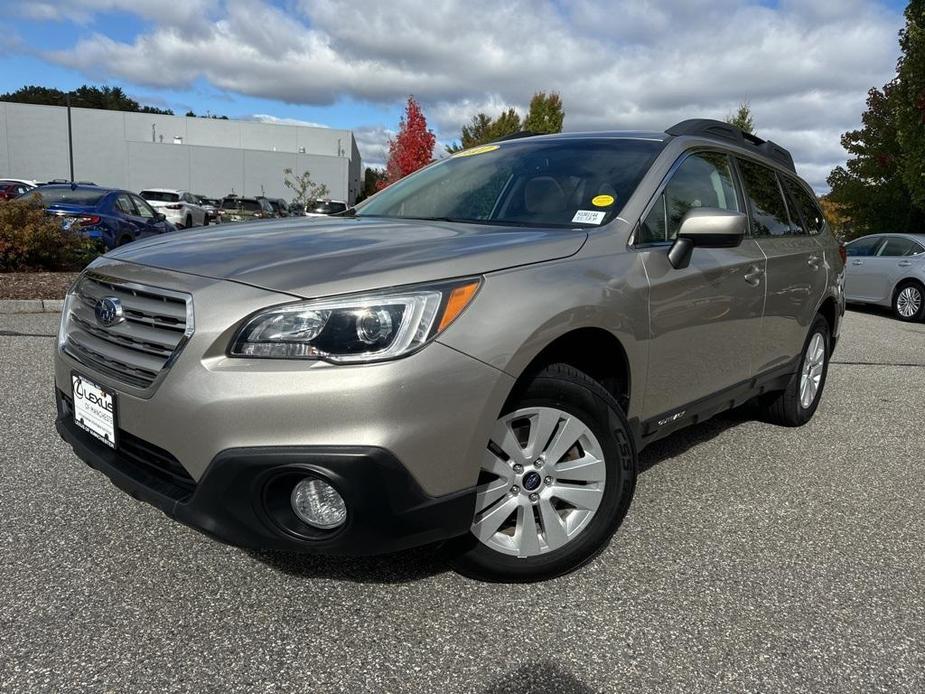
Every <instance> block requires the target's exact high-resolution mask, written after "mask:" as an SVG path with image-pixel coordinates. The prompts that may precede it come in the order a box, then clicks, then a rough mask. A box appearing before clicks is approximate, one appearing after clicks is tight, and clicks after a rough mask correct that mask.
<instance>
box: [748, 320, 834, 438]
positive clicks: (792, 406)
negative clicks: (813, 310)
mask: <svg viewBox="0 0 925 694" xmlns="http://www.w3.org/2000/svg"><path fill="white" fill-rule="evenodd" d="M816 335H821V336H822V340H823V345H824V348H825V354H824V361H823V364H822V374H821V379H820V381H819V386H818V388H817V389H816V393H815V396H814V397H813V400H812V402H811V403H810V404H809V406H808V407H806V406H804V405H803V403H802V402H801V400H800V396H801V392H800V388H801V382H802V376H803V369H804V367H805V365H806V353H807V351H808V350H809V348H810V345H811V344H812V343H813V337H814V336H816ZM831 355H832V336H831V331H830V329H829V322H828V321H827V320H826V319H825V318H823V317H822V316H816V320H814V321H813V324H812V325H811V326H810V328H809V333H808V335H807V336H806V342H804V343H803V351H802V352H801V353H800V363H799V367H798V369H797V371H796V373H794V374H793V377H792V378H791V379H790V382H789V383H788V384H787V387H786V388H785V389H784V390H782V391H779V392H777V393H771V394H769V395H768V396H766V397H765V398H764V400H763V402H762V405H763V409H764V414H765V419H766V420H767V421H769V422H771V423H772V424H779V425H781V426H785V427H800V426H803V425H804V424H806V423H807V422H808V421H809V420H810V419H812V418H813V415H814V414H815V413H816V408H818V407H819V401H820V400H821V399H822V391H823V390H824V389H825V381H826V377H827V376H828V373H829V358H830V357H831Z"/></svg>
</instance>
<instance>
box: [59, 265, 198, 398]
mask: <svg viewBox="0 0 925 694" xmlns="http://www.w3.org/2000/svg"><path fill="white" fill-rule="evenodd" d="M106 297H109V298H116V299H118V300H119V302H120V303H121V305H122V318H123V319H122V320H121V321H119V322H117V323H115V324H114V325H108V326H107V325H104V324H102V323H101V322H100V321H99V320H97V317H96V305H97V302H99V300H100V299H103V298H106ZM65 310H66V311H67V316H66V318H65V325H64V333H63V335H62V344H61V349H63V350H64V351H65V352H66V353H67V354H69V355H70V356H72V357H73V358H74V359H76V360H77V361H79V362H81V363H82V364H85V365H86V366H88V367H89V368H91V369H95V370H96V371H99V372H101V373H104V374H106V375H108V376H111V377H112V378H115V379H117V380H119V381H122V382H124V383H127V384H129V385H132V386H135V387H136V388H142V389H144V388H149V387H150V386H151V385H152V384H153V383H154V381H155V380H157V377H158V376H159V375H160V373H161V372H162V371H163V370H164V369H165V368H166V367H168V366H170V364H171V362H172V361H173V359H174V358H175V357H176V355H177V354H178V353H179V351H180V349H181V348H182V347H183V345H184V343H185V342H186V340H188V339H189V336H190V335H192V333H193V314H192V300H191V297H190V296H189V294H184V293H182V292H174V291H170V290H167V289H160V288H157V287H149V286H145V285H139V284H135V283H132V282H122V281H121V280H116V279H112V278H109V277H103V276H101V275H96V274H93V273H87V274H84V275H83V276H82V277H81V278H80V279H79V280H78V282H77V284H76V285H75V286H74V288H73V289H72V290H71V293H70V294H69V295H68V300H67V304H66V305H65Z"/></svg>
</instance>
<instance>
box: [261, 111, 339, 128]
mask: <svg viewBox="0 0 925 694" xmlns="http://www.w3.org/2000/svg"><path fill="white" fill-rule="evenodd" d="M250 118H251V120H256V121H260V122H261V123H270V124H272V125H307V126H309V127H311V128H327V127H328V126H327V125H324V124H322V123H314V122H312V121H309V120H301V119H299V118H277V117H276V116H271V115H270V114H268V113H255V114H254V115H252V116H251V117H250Z"/></svg>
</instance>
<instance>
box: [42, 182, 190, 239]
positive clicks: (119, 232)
mask: <svg viewBox="0 0 925 694" xmlns="http://www.w3.org/2000/svg"><path fill="white" fill-rule="evenodd" d="M26 195H30V196H32V195H41V196H42V202H43V204H44V205H45V209H46V211H47V213H48V214H49V215H53V216H56V217H59V218H60V219H61V227H62V228H63V229H76V230H79V231H80V232H81V233H82V234H84V235H85V236H87V237H88V238H91V239H98V240H99V241H101V242H102V244H103V245H104V246H105V247H106V250H107V251H108V250H112V249H113V248H115V247H116V246H122V245H125V244H126V243H129V242H131V241H134V240H136V239H141V238H145V237H146V236H153V235H154V234H165V233H167V232H170V231H176V227H175V226H174V225H173V224H171V223H170V222H168V221H166V218H165V217H164V215H163V214H161V213H160V212H155V211H154V209H153V208H152V207H151V206H150V205H149V204H148V203H147V202H145V201H144V200H143V199H142V198H141V197H140V196H138V195H135V194H134V193H130V192H128V191H127V190H114V189H112V188H100V187H98V186H90V185H70V184H68V185H45V186H39V187H38V188H36V189H35V190H32V191H29V192H28V193H27V194H26Z"/></svg>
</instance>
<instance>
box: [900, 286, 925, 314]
mask: <svg viewBox="0 0 925 694" xmlns="http://www.w3.org/2000/svg"><path fill="white" fill-rule="evenodd" d="M893 312H894V313H895V314H896V317H897V318H899V319H900V320H904V321H912V320H919V319H921V318H922V316H923V314H925V300H923V296H922V288H921V287H920V286H919V285H917V284H913V283H909V284H905V285H903V286H901V287H900V288H899V290H898V291H897V292H896V298H895V299H894V300H893Z"/></svg>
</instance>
